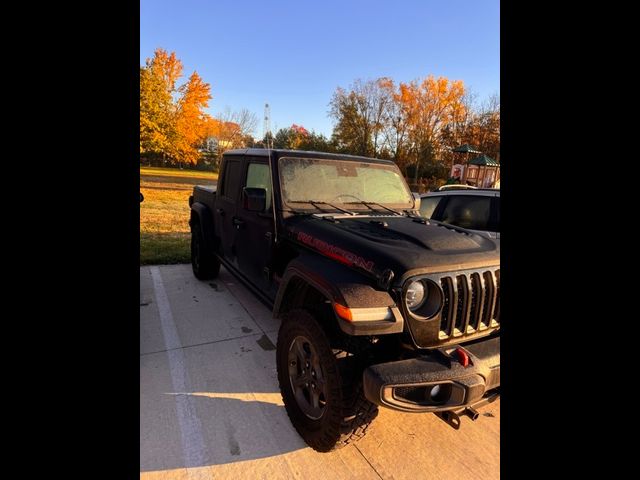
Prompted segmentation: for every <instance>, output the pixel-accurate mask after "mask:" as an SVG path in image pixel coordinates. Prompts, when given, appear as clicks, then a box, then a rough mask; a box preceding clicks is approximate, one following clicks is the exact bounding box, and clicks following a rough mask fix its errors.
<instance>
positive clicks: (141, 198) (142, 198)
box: [140, 192, 144, 203]
mask: <svg viewBox="0 0 640 480" xmlns="http://www.w3.org/2000/svg"><path fill="white" fill-rule="evenodd" d="M143 200H144V195H142V192H140V202H141V203H142V201H143Z"/></svg>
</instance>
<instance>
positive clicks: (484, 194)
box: [420, 188, 500, 238]
mask: <svg viewBox="0 0 640 480" xmlns="http://www.w3.org/2000/svg"><path fill="white" fill-rule="evenodd" d="M420 215H422V216H423V217H426V218H432V219H433V220H438V221H439V222H444V223H449V224H451V225H456V226H458V227H462V228H466V229H469V230H474V231H476V232H479V233H487V234H489V236H490V237H492V238H500V190H497V189H493V188H486V189H482V188H478V189H473V190H444V191H438V192H430V193H424V194H422V195H420Z"/></svg>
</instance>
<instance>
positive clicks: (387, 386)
mask: <svg viewBox="0 0 640 480" xmlns="http://www.w3.org/2000/svg"><path fill="white" fill-rule="evenodd" d="M465 364H466V366H464V365H465ZM499 386H500V337H495V338H490V339H487V340H483V341H480V342H477V343H474V344H472V345H466V346H464V347H462V346H459V345H453V346H449V347H446V348H440V349H437V350H434V351H433V352H432V354H431V355H429V356H423V357H418V358H412V359H409V360H400V361H398V362H389V363H380V364H377V365H372V366H370V367H369V368H367V369H366V370H365V371H364V373H363V387H364V394H365V396H366V397H367V399H368V400H369V401H370V402H373V403H375V404H377V405H381V406H383V407H388V408H392V409H394V410H400V411H403V412H444V411H451V410H455V411H460V409H464V408H465V407H472V406H474V405H479V404H480V403H482V401H483V397H484V398H486V397H487V396H489V395H492V397H493V398H495V392H497V390H495V391H493V392H491V391H492V390H494V389H497V388H498V387H499Z"/></svg>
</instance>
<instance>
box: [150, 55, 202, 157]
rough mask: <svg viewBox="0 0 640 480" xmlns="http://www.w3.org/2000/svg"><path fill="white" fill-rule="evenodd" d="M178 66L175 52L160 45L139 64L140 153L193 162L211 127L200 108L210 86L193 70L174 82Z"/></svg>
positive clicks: (179, 64) (179, 63) (177, 73)
mask: <svg viewBox="0 0 640 480" xmlns="http://www.w3.org/2000/svg"><path fill="white" fill-rule="evenodd" d="M182 70H183V66H182V62H181V61H180V60H179V59H178V58H177V57H176V54H175V53H174V52H172V53H170V54H169V53H168V52H167V51H166V50H163V49H161V48H159V49H157V50H156V51H155V53H154V56H153V58H150V59H147V61H146V64H145V66H144V67H141V68H140V153H141V154H147V155H152V156H154V155H155V156H162V158H169V159H172V160H174V161H176V162H179V163H191V164H194V163H196V161H197V160H198V158H199V156H200V152H199V149H198V146H199V145H200V144H201V142H202V141H203V139H204V138H206V136H207V134H208V133H209V132H210V131H211V129H212V122H213V119H212V118H211V117H210V116H209V115H208V114H207V113H205V112H204V109H205V108H207V107H208V105H209V100H210V99H211V87H210V85H209V84H208V83H205V82H204V81H203V80H202V78H201V77H200V76H199V75H198V74H197V72H193V73H192V74H191V76H190V77H189V79H188V81H187V82H186V83H185V84H183V85H181V86H177V81H178V80H179V79H180V78H181V77H182Z"/></svg>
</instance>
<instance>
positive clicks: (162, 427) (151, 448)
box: [140, 392, 307, 472]
mask: <svg viewBox="0 0 640 480" xmlns="http://www.w3.org/2000/svg"><path fill="white" fill-rule="evenodd" d="M176 396H182V397H183V398H182V399H181V400H182V401H183V402H184V401H188V402H189V403H190V406H191V407H192V408H193V410H192V411H194V412H197V415H196V418H193V417H192V418H184V415H181V414H180V411H179V410H180V407H179V406H178V415H177V416H176V415H173V416H172V417H173V418H171V417H166V418H164V419H162V420H161V421H156V422H153V423H152V424H151V428H148V429H147V430H146V431H142V430H143V429H142V423H141V434H142V435H141V444H140V471H141V472H146V471H160V470H173V469H179V468H185V467H186V468H194V467H204V466H210V465H220V464H225V463H232V462H240V461H245V460H252V459H257V458H265V457H272V456H276V455H281V454H284V453H288V452H292V451H295V450H300V449H303V448H307V445H306V444H305V442H304V441H303V440H302V438H301V437H300V436H299V435H298V433H297V432H296V431H295V429H294V428H293V426H292V425H291V423H290V421H289V418H288V416H287V414H286V411H285V409H284V406H283V405H282V399H281V396H280V393H279V392H278V393H214V392H194V393H167V394H165V395H164V398H163V401H177V399H176ZM184 397H186V398H184ZM143 415H144V412H141V416H143ZM156 420H160V419H159V418H157V416H156ZM167 422H169V423H167ZM172 422H173V423H174V424H173V425H172ZM147 425H150V422H147Z"/></svg>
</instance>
